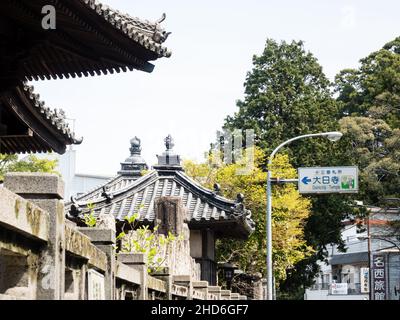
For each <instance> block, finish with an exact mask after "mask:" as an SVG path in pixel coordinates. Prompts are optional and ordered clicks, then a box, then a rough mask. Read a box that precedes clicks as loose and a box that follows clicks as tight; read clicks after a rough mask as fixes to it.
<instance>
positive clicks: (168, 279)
mask: <svg viewBox="0 0 400 320" xmlns="http://www.w3.org/2000/svg"><path fill="white" fill-rule="evenodd" d="M152 276H153V277H154V278H156V279H159V280H162V281H164V282H165V283H166V284H167V292H166V298H167V300H172V276H171V274H170V271H169V268H168V267H166V268H163V269H162V270H160V271H158V272H156V273H153V274H152Z"/></svg>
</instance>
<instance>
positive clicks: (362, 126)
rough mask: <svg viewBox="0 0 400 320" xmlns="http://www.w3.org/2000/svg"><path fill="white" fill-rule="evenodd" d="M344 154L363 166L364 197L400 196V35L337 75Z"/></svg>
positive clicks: (367, 199)
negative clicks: (358, 64)
mask: <svg viewBox="0 0 400 320" xmlns="http://www.w3.org/2000/svg"><path fill="white" fill-rule="evenodd" d="M335 90H336V92H337V94H338V98H337V100H338V103H339V105H340V112H341V116H342V117H343V118H342V119H341V120H340V127H341V130H342V132H343V133H345V138H344V139H343V141H341V146H342V148H343V150H345V154H344V156H345V157H347V158H348V159H350V158H351V159H352V161H353V162H355V163H356V164H357V165H358V166H359V168H360V179H361V183H360V187H361V192H360V198H361V199H362V200H363V201H364V203H366V204H379V202H380V201H381V200H382V199H384V198H387V197H399V196H400V191H399V190H400V188H399V185H400V165H399V160H400V151H399V150H400V37H397V38H396V39H394V40H393V41H390V42H389V43H387V44H385V45H384V46H383V48H382V49H380V50H378V51H375V52H372V53H371V54H369V55H368V56H367V57H366V58H363V59H361V60H360V67H359V68H358V69H345V70H343V71H341V72H340V73H339V74H338V75H337V76H336V78H335Z"/></svg>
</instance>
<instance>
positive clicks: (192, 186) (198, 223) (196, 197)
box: [66, 148, 254, 239]
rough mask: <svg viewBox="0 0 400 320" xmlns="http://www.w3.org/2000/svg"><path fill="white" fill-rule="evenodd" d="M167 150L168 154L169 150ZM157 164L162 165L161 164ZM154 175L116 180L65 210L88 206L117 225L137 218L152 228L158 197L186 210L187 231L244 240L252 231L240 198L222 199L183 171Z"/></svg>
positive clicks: (167, 169)
mask: <svg viewBox="0 0 400 320" xmlns="http://www.w3.org/2000/svg"><path fill="white" fill-rule="evenodd" d="M167 150H171V149H168V148H167ZM159 161H163V160H160V158H159ZM154 169H155V170H153V171H151V172H150V173H148V174H146V175H144V176H142V177H141V178H139V179H137V180H133V179H128V178H127V177H124V176H117V177H116V178H114V179H112V180H110V181H109V182H107V183H106V184H104V185H101V186H99V187H98V188H96V189H95V190H92V191H90V192H88V193H87V194H84V195H82V196H79V197H77V198H76V199H74V203H69V204H67V206H66V210H67V212H71V207H72V206H75V208H74V209H76V208H79V211H80V214H85V213H88V212H89V211H90V210H89V208H88V204H89V203H90V204H92V205H93V207H94V213H95V215H96V216H98V215H99V214H112V215H113V216H114V217H115V218H116V220H117V221H123V220H124V218H125V217H130V216H132V215H133V214H139V221H141V222H142V223H144V224H152V223H153V222H154V219H155V211H154V203H155V200H156V199H157V198H159V197H164V196H167V197H180V198H181V199H182V202H183V205H184V206H185V207H186V208H187V221H188V224H189V227H190V229H203V228H210V229H213V230H215V232H216V235H217V237H231V238H239V239H244V238H247V237H248V235H249V234H250V233H251V232H252V231H253V230H254V222H253V220H252V219H251V212H250V211H249V210H246V209H245V207H244V205H243V203H242V201H243V199H242V198H240V197H239V198H238V200H237V201H233V200H229V199H226V198H224V197H221V196H219V195H218V194H217V192H215V191H212V190H208V189H206V188H204V187H203V186H201V185H200V184H199V183H197V182H196V181H194V180H193V179H191V178H190V177H188V176H187V175H186V174H185V173H184V171H183V169H182V167H180V165H177V164H176V163H175V164H174V165H172V166H166V165H160V163H159V164H158V165H157V166H154Z"/></svg>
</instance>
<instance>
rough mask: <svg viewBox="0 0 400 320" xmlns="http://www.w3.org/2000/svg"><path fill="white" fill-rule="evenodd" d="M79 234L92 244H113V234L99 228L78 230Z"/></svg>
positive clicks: (108, 230) (110, 231)
mask: <svg viewBox="0 0 400 320" xmlns="http://www.w3.org/2000/svg"><path fill="white" fill-rule="evenodd" d="M78 230H79V231H80V232H82V233H83V234H84V235H86V236H88V237H89V238H90V240H91V241H92V242H93V243H96V242H100V243H102V244H114V243H115V232H114V231H113V230H110V229H100V228H87V227H85V228H78Z"/></svg>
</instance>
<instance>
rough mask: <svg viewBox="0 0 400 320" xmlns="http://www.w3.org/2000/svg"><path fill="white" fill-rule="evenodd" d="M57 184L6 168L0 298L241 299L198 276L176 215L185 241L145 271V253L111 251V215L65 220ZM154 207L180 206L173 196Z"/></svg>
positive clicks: (0, 208)
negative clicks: (92, 223) (153, 270)
mask: <svg viewBox="0 0 400 320" xmlns="http://www.w3.org/2000/svg"><path fill="white" fill-rule="evenodd" d="M63 190H64V186H63V182H62V181H61V179H60V178H59V177H58V176H57V175H52V174H43V173H42V174H38V173H12V174H7V175H6V177H5V181H4V185H3V186H0V299H32V300H34V299H38V300H63V299H65V300H92V299H107V300H114V299H118V300H150V299H196V300H204V299H222V298H223V299H234V300H238V299H247V298H246V297H245V296H239V295H237V294H232V293H231V292H230V291H227V290H223V291H221V288H220V287H211V286H209V285H208V283H207V282H206V281H198V280H199V279H200V275H199V269H198V265H196V263H195V261H194V260H193V259H192V258H191V257H190V244H189V230H188V229H187V224H186V223H184V221H183V219H180V217H178V219H177V220H174V221H173V223H174V228H175V229H174V230H175V231H179V232H180V233H182V234H183V238H184V239H183V241H180V242H178V244H177V245H175V247H173V248H172V250H171V252H170V254H169V255H168V259H167V266H166V268H164V270H163V271H162V272H159V273H157V274H152V275H149V274H148V272H147V259H146V256H144V255H143V254H130V253H128V254H116V253H115V228H114V227H113V226H110V223H109V221H100V223H99V224H98V226H100V227H96V228H81V227H78V226H77V225H76V224H74V223H72V222H71V221H68V220H66V219H65V215H64V203H63ZM164 200H165V199H164ZM160 208H162V209H160V210H171V208H175V209H176V208H178V209H179V210H183V206H182V205H181V203H180V200H177V199H173V203H172V205H170V204H169V205H164V206H162V205H160ZM175 209H174V210H175ZM179 212H180V214H182V215H183V214H184V212H183V211H179ZM164 213H165V212H164ZM109 218H110V217H106V220H108V219H109ZM164 221H165V218H164ZM221 292H222V293H221Z"/></svg>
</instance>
